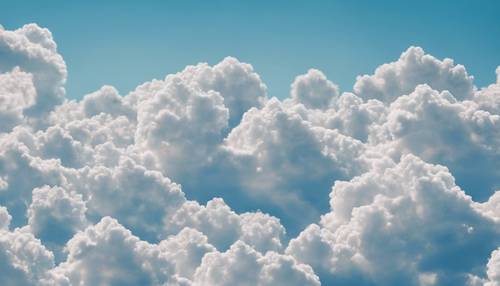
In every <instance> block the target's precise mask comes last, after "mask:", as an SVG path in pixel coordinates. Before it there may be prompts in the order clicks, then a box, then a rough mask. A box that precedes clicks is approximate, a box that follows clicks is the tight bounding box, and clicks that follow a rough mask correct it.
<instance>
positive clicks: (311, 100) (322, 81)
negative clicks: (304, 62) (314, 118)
mask: <svg viewBox="0 0 500 286" xmlns="http://www.w3.org/2000/svg"><path fill="white" fill-rule="evenodd" d="M338 95H339V88H338V87H337V86H336V85H335V84H333V83H332V82H331V81H329V80H328V79H327V78H326V76H325V75H324V74H323V73H322V72H321V71H319V70H316V69H310V70H308V71H307V73H306V74H304V75H300V76H298V77H296V78H295V81H294V82H293V83H292V91H291V96H292V99H293V100H295V101H296V102H299V103H302V104H304V105H305V106H307V107H308V108H319V109H327V108H328V107H329V106H330V105H331V104H332V101H333V99H334V98H336V97H337V96H338Z"/></svg>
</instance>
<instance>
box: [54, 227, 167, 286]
mask: <svg viewBox="0 0 500 286" xmlns="http://www.w3.org/2000/svg"><path fill="white" fill-rule="evenodd" d="M67 251H68V259H67V261H65V262H63V263H62V264H60V265H59V266H57V267H56V268H55V269H54V270H52V272H53V273H52V277H53V278H52V279H54V280H55V281H54V282H51V283H57V284H60V285H65V284H68V282H69V284H68V285H163V284H164V283H167V282H169V281H170V280H171V279H172V276H173V274H174V268H173V265H172V264H171V263H170V262H169V261H168V260H167V259H166V258H165V257H163V256H162V255H161V252H160V250H159V249H158V247H157V246H155V245H152V244H149V243H147V242H144V241H141V240H139V238H137V237H136V236H134V235H132V234H131V233H130V231H129V230H127V229H126V228H124V227H123V226H121V225H120V224H119V223H118V222H117V221H116V220H114V219H112V218H109V217H105V218H103V219H102V220H101V221H100V222H99V223H98V224H96V225H95V226H91V227H89V228H87V229H86V230H85V231H83V232H79V233H77V234H76V235H75V236H74V237H73V238H72V239H71V240H70V241H69V242H68V244H67ZM56 281H57V282H56ZM53 285H54V284H53Z"/></svg>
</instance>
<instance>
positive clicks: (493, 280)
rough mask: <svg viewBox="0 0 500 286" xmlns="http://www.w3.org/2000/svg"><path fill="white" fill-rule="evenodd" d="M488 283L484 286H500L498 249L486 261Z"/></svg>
mask: <svg viewBox="0 0 500 286" xmlns="http://www.w3.org/2000/svg"><path fill="white" fill-rule="evenodd" d="M487 274H488V281H487V282H486V283H485V284H484V285H485V286H498V285H500V248H499V249H497V250H495V251H493V252H492V253H491V258H490V260H489V261H488V272H487Z"/></svg>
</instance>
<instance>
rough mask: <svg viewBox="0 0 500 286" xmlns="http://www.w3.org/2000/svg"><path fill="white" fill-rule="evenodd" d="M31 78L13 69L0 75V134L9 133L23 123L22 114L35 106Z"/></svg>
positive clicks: (34, 92)
mask: <svg viewBox="0 0 500 286" xmlns="http://www.w3.org/2000/svg"><path fill="white" fill-rule="evenodd" d="M35 98H36V91H35V87H34V86H33V77H32V75H31V74H29V73H25V72H22V71H21V70H20V69H19V68H17V67H16V68H14V69H13V70H12V71H11V72H6V73H0V122H1V123H0V132H5V131H10V130H11V129H12V128H13V127H14V126H16V125H19V124H21V123H23V120H24V115H23V112H24V111H25V110H26V109H27V108H29V107H31V106H33V104H35Z"/></svg>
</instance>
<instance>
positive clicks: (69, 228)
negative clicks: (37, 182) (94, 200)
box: [28, 186, 87, 258]
mask: <svg viewBox="0 0 500 286" xmlns="http://www.w3.org/2000/svg"><path fill="white" fill-rule="evenodd" d="M85 212H86V207H85V203H84V202H83V200H82V196H81V195H80V194H76V193H71V192H68V191H67V190H65V189H63V188H61V187H52V188H51V187H49V186H44V187H41V188H36V189H34V190H33V199H32V201H31V205H30V207H29V208H28V225H29V226H30V231H31V232H32V233H33V234H34V235H35V236H36V237H37V238H39V239H41V240H42V241H43V243H44V244H45V245H46V246H47V247H50V248H51V250H52V251H53V252H54V254H55V255H59V254H60V252H61V250H62V247H63V246H64V244H66V242H67V241H68V240H69V239H70V238H71V237H73V235H74V234H75V233H76V232H77V231H79V230H81V229H83V228H85V227H86V225H87V218H86V216H85ZM56 258H57V257H56Z"/></svg>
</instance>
